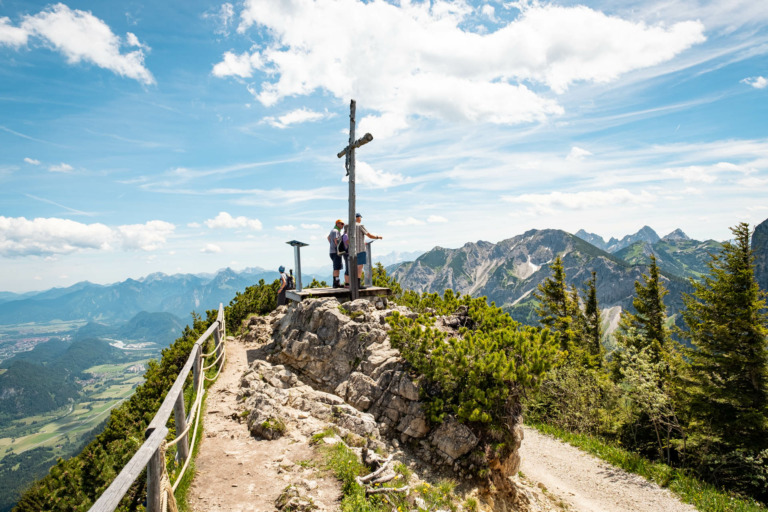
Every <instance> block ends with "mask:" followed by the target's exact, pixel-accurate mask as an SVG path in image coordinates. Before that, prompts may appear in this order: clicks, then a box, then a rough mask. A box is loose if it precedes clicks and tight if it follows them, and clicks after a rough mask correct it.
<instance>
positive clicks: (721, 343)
mask: <svg viewBox="0 0 768 512" xmlns="http://www.w3.org/2000/svg"><path fill="white" fill-rule="evenodd" d="M731 231H732V232H733V234H734V236H735V240H734V242H733V243H731V242H726V243H725V244H724V246H723V250H722V252H721V253H720V254H719V255H714V256H713V257H712V261H711V262H710V264H709V270H710V273H709V275H707V276H705V277H704V279H703V280H702V281H701V282H694V283H692V284H693V286H694V293H693V295H690V296H685V297H684V301H685V305H686V310H685V311H683V318H684V320H685V323H686V324H687V326H688V333H687V336H688V337H689V339H690V341H691V342H692V344H693V346H694V347H695V350H691V351H689V353H688V357H689V358H690V362H691V365H690V380H689V382H688V386H687V389H686V391H687V394H688V402H689V407H690V414H691V416H692V422H691V430H692V432H691V441H692V443H693V444H694V445H696V446H697V449H698V450H699V451H700V452H701V453H702V454H703V461H702V462H703V465H704V466H705V467H706V468H707V470H708V471H714V472H715V474H717V475H718V477H719V480H720V481H726V482H731V483H732V484H735V485H739V486H746V487H747V488H750V489H751V492H753V493H757V494H758V495H759V496H761V497H762V498H763V499H768V482H766V481H765V475H764V473H763V474H756V473H754V472H753V471H751V470H749V469H748V468H749V467H750V466H751V463H747V461H751V460H757V459H760V458H762V457H763V455H761V454H762V453H764V451H765V450H766V449H767V448H768V406H767V405H766V404H768V315H766V312H765V308H766V303H765V299H764V294H763V293H762V292H760V290H759V288H758V285H757V283H756V281H755V277H754V271H753V266H754V265H753V254H752V251H751V249H750V242H749V239H750V231H749V226H748V225H747V224H745V223H741V224H739V225H738V226H736V227H735V228H732V230H731ZM729 468H734V469H733V470H731V469H729Z"/></svg>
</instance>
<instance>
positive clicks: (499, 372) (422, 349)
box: [388, 290, 557, 457]
mask: <svg viewBox="0 0 768 512" xmlns="http://www.w3.org/2000/svg"><path fill="white" fill-rule="evenodd" d="M404 298H405V300H406V301H407V302H408V303H409V304H412V305H413V307H414V308H415V309H416V310H417V311H422V312H423V313H422V314H421V315H420V316H419V317H418V318H416V319H410V318H406V317H404V316H401V315H399V314H398V313H395V314H393V315H392V316H391V317H389V318H388V322H389V324H390V326H391V327H392V329H391V331H390V342H391V343H392V346H393V347H394V348H397V349H398V350H400V353H401V355H402V356H403V358H404V359H405V360H406V361H408V362H409V363H410V364H411V366H412V368H413V370H414V371H415V373H416V374H417V375H419V376H421V377H422V378H423V379H424V380H423V389H424V390H425V395H426V396H425V403H426V408H427V413H428V417H429V418H430V420H431V421H433V422H441V421H443V419H444V418H445V417H446V415H447V414H453V415H455V416H456V418H457V419H458V420H459V421H461V422H464V423H467V424H469V425H473V426H474V427H475V429H476V430H477V433H478V434H479V437H480V439H481V443H483V444H484V446H485V447H486V448H487V449H488V450H489V451H494V450H493V449H492V445H494V444H495V445H497V446H502V447H503V446H509V443H507V444H506V445H505V444H504V443H501V444H499V443H498V441H499V439H498V437H499V436H501V437H502V439H501V440H502V441H504V442H506V441H509V440H508V439H507V436H508V435H509V432H508V426H509V424H510V419H511V418H513V417H515V416H517V414H519V408H520V404H519V397H520V394H521V393H523V392H524V391H525V390H526V389H533V388H535V387H536V386H537V385H538V383H539V381H540V379H541V377H542V376H543V375H544V373H545V372H546V371H547V370H548V369H549V368H550V367H551V365H552V362H553V360H554V357H555V353H556V345H557V340H556V338H555V337H554V336H552V335H551V333H550V331H549V330H548V329H544V330H538V329H535V328H533V327H522V326H520V325H519V324H518V323H516V322H515V321H514V320H512V319H511V318H510V317H509V315H507V314H506V313H504V312H503V311H501V310H500V309H499V308H497V307H496V306H495V305H493V304H491V305H488V303H487V302H486V301H485V298H484V297H481V298H478V299H473V298H472V297H469V296H464V297H461V296H456V295H455V294H454V293H453V292H452V291H450V290H446V292H445V294H444V295H443V297H442V298H440V297H439V296H437V295H436V294H424V295H422V296H420V297H416V296H413V295H409V294H407V293H406V294H404ZM454 311H459V312H462V311H463V312H465V313H466V318H465V321H466V326H465V327H463V328H461V330H460V335H459V336H457V337H456V336H448V334H447V333H445V332H442V331H439V330H437V329H436V328H434V327H433V326H432V324H433V315H443V314H446V313H448V312H454ZM506 449H507V448H502V449H501V450H500V451H499V453H496V455H497V456H499V457H501V456H504V455H505V453H504V451H505V450H506Z"/></svg>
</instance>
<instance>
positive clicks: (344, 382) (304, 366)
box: [269, 298, 478, 469]
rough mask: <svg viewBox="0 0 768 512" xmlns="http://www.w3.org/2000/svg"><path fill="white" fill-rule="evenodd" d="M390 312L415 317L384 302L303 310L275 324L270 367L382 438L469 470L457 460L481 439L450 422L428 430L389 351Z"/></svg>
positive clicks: (316, 303) (414, 384) (313, 305)
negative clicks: (355, 415)
mask: <svg viewBox="0 0 768 512" xmlns="http://www.w3.org/2000/svg"><path fill="white" fill-rule="evenodd" d="M395 311H398V312H399V313H400V314H402V315H405V316H410V317H415V316H416V314H415V313H413V312H412V311H410V310H408V309H407V308H403V307H400V306H397V307H390V306H389V304H388V303H387V301H386V299H381V298H380V299H377V300H376V301H374V302H371V301H368V300H366V299H359V300H356V301H353V302H348V303H345V304H344V306H343V307H342V306H341V305H340V304H339V303H338V301H336V300H335V299H323V300H313V301H304V302H301V303H299V304H296V305H295V306H292V307H291V308H289V309H288V310H287V311H286V313H285V315H284V316H283V317H282V319H280V320H279V321H277V322H276V323H275V326H274V327H275V329H274V333H273V339H274V349H273V353H272V355H271V356H270V357H269V360H270V361H271V362H273V363H277V364H281V365H285V366H287V367H290V368H293V369H295V371H296V372H297V373H298V374H299V375H300V376H301V378H302V379H303V380H304V381H305V382H308V383H310V384H311V385H312V386H313V387H315V388H317V389H321V390H324V391H326V392H328V393H333V394H334V395H336V396H338V397H339V398H340V399H341V400H343V401H344V402H345V403H348V404H349V405H350V406H352V407H354V408H356V409H357V410H359V411H361V412H365V413H367V414H369V415H371V416H372V417H373V418H374V419H375V421H376V422H377V424H378V427H379V431H380V432H381V433H382V434H383V435H386V436H389V437H394V438H396V439H398V440H399V441H400V442H401V443H406V444H412V445H414V446H417V447H418V449H419V451H420V455H421V457H422V458H423V459H426V460H428V461H429V462H431V463H433V464H444V465H449V466H456V469H460V468H467V467H469V466H470V465H471V462H470V461H468V460H462V458H464V457H465V456H466V455H467V454H468V453H469V452H470V451H471V450H472V449H473V448H475V446H477V443H478V438H477V437H476V436H475V435H474V434H473V433H472V431H471V430H470V429H469V428H468V427H466V426H465V425H462V424H460V423H458V422H455V421H452V420H448V421H446V422H444V423H443V424H441V425H439V426H437V428H435V429H430V425H429V421H428V419H427V417H426V415H425V413H424V410H423V407H422V403H421V401H420V400H419V382H418V381H417V380H414V376H412V375H410V374H409V372H408V370H407V368H406V365H405V362H404V361H403V360H402V359H401V357H400V353H399V352H398V351H397V350H395V349H393V348H392V347H391V346H390V344H389V337H388V335H387V331H388V330H389V326H388V324H387V322H386V318H387V317H388V316H390V315H392V314H393V313H394V312H395ZM461 323H462V321H461V320H459V319H457V318H456V317H452V318H449V319H446V320H445V321H443V322H442V323H441V325H443V328H444V329H450V328H451V326H453V325H455V326H458V325H460V324H461Z"/></svg>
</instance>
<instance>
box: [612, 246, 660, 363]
mask: <svg viewBox="0 0 768 512" xmlns="http://www.w3.org/2000/svg"><path fill="white" fill-rule="evenodd" d="M635 293H636V297H635V298H634V299H633V300H632V305H633V306H634V308H635V313H634V314H633V313H629V312H628V311H624V312H622V315H621V322H620V323H619V332H618V333H617V334H616V338H617V340H618V342H619V344H620V345H622V346H624V347H629V346H632V347H634V348H635V349H636V350H642V349H644V348H646V347H648V349H649V354H650V356H651V357H652V358H653V360H654V362H658V361H661V360H662V359H663V358H664V357H665V353H666V351H667V350H668V348H669V347H668V344H669V329H667V326H666V323H667V315H666V311H667V307H666V306H665V305H664V296H665V295H667V293H668V292H667V290H666V288H664V285H663V284H662V283H661V281H660V280H659V267H658V266H657V265H656V257H655V256H653V255H651V265H650V267H649V269H648V274H647V275H646V274H643V282H642V283H640V282H639V281H636V282H635ZM631 329H633V330H634V331H635V333H636V335H635V336H628V335H627V333H628V332H629V331H630V330H631Z"/></svg>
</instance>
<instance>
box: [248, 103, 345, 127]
mask: <svg viewBox="0 0 768 512" xmlns="http://www.w3.org/2000/svg"><path fill="white" fill-rule="evenodd" d="M334 115H335V114H332V113H329V112H328V111H325V112H315V111H314V110H309V109H306V108H299V109H296V110H292V111H290V112H288V113H287V114H283V115H282V116H279V117H272V116H268V117H265V118H264V119H263V121H264V122H265V123H269V124H270V125H272V126H274V127H275V128H281V129H282V128H287V127H289V126H290V125H292V124H301V123H308V122H314V121H320V120H322V119H328V118H330V117H333V116H334Z"/></svg>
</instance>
